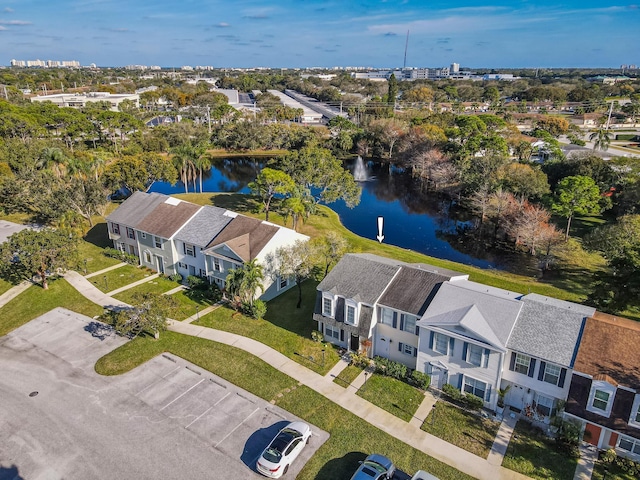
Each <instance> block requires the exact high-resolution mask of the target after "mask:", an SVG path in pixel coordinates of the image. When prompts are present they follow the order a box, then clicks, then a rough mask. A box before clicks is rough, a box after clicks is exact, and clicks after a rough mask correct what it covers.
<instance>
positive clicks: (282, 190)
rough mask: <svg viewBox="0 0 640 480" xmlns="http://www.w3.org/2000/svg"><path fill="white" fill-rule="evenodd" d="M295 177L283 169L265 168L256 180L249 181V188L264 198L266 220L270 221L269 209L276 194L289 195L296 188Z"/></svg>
mask: <svg viewBox="0 0 640 480" xmlns="http://www.w3.org/2000/svg"><path fill="white" fill-rule="evenodd" d="M295 186H296V185H295V182H294V181H293V179H292V178H291V177H290V176H289V175H288V174H286V173H285V172H283V171H281V170H275V169H273V168H269V167H266V168H263V169H262V171H261V172H260V173H259V174H258V176H257V177H256V179H255V181H253V182H251V183H249V189H250V190H251V192H252V193H253V194H255V195H258V196H259V197H260V199H261V200H262V205H263V208H264V212H265V220H266V221H267V222H268V221H269V211H270V210H271V201H272V200H273V197H275V196H276V195H281V196H287V195H290V194H291V193H292V192H293V190H294V189H295Z"/></svg>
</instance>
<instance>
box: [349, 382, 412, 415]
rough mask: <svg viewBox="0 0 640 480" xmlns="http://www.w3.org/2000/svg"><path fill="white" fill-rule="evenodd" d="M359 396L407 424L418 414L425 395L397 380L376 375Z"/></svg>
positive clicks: (365, 385)
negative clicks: (417, 411)
mask: <svg viewBox="0 0 640 480" xmlns="http://www.w3.org/2000/svg"><path fill="white" fill-rule="evenodd" d="M358 396H360V397H362V398H364V399H365V400H368V401H369V402H371V403H373V404H374V405H376V406H378V407H380V408H382V409H383V410H386V411H387V412H389V413H392V414H393V415H395V416H396V417H398V418H401V419H402V420H404V421H405V422H408V421H409V420H411V417H413V415H414V414H415V413H416V410H417V409H418V407H419V406H420V403H421V402H422V400H423V399H424V394H423V393H422V392H421V391H420V390H418V389H417V388H414V387H412V386H411V385H408V384H406V383H404V382H401V381H400V380H396V379H395V378H391V377H385V376H383V375H378V374H376V373H374V374H373V375H370V376H369V378H367V381H366V382H365V384H364V385H363V386H362V387H360V390H358Z"/></svg>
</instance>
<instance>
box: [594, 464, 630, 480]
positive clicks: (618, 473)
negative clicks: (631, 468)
mask: <svg viewBox="0 0 640 480" xmlns="http://www.w3.org/2000/svg"><path fill="white" fill-rule="evenodd" d="M605 468H606V470H605ZM591 480H638V477H636V476H635V475H632V474H631V473H629V472H625V471H624V470H622V468H620V467H619V466H617V465H615V464H613V465H611V464H605V463H603V462H596V464H595V465H594V467H593V475H591Z"/></svg>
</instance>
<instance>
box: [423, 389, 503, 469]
mask: <svg viewBox="0 0 640 480" xmlns="http://www.w3.org/2000/svg"><path fill="white" fill-rule="evenodd" d="M499 427H500V423H498V422H495V421H493V420H489V419H488V418H482V417H480V416H478V415H474V414H473V413H469V412H467V411H465V410H463V409H461V408H458V407H456V406H455V405H451V404H450V403H447V402H443V401H439V402H437V404H436V407H435V409H434V410H431V412H430V413H429V416H428V417H427V419H426V420H425V421H424V423H423V424H422V430H424V431H425V432H428V433H430V434H431V435H434V436H436V437H438V438H441V439H443V440H445V441H446V442H449V443H452V444H454V445H456V446H458V447H460V448H463V449H464V450H467V451H468V452H471V453H473V454H474V455H478V456H479V457H482V458H487V456H488V455H489V452H490V451H491V446H492V445H493V442H494V440H495V438H496V435H497V434H498V428H499Z"/></svg>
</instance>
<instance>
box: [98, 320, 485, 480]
mask: <svg viewBox="0 0 640 480" xmlns="http://www.w3.org/2000/svg"><path fill="white" fill-rule="evenodd" d="M162 352H171V353H172V354H174V355H177V356H179V357H182V358H184V359H185V360H188V361H190V362H193V363H195V364H197V365H199V366H200V367H202V368H205V369H207V370H209V371H211V372H212V373H214V374H216V375H219V376H220V377H222V378H224V379H226V380H228V381H230V382H231V383H233V384H235V385H237V386H239V387H240V388H244V389H246V390H248V391H250V392H252V393H253V394H255V395H257V396H259V397H261V398H263V399H265V400H268V401H271V400H274V399H275V403H276V404H277V405H278V406H280V407H282V408H284V409H285V410H287V411H289V412H291V413H292V414H294V415H296V416H298V417H300V418H302V419H304V420H306V421H308V422H310V423H312V424H314V425H317V426H318V427H319V428H322V429H323V430H326V431H327V432H329V434H330V435H331V436H330V437H329V440H327V442H325V443H324V444H323V445H322V447H320V449H319V450H318V451H317V452H316V453H315V455H314V456H313V457H312V458H311V460H309V462H307V464H306V465H305V467H304V469H303V470H302V472H301V473H300V474H299V475H298V477H297V478H298V480H311V479H317V480H348V479H349V478H351V475H352V474H353V472H354V471H355V470H356V468H357V467H358V461H359V460H363V459H364V458H365V456H366V455H367V454H369V453H371V452H378V453H382V454H384V455H388V456H389V457H390V458H392V459H393V461H394V462H395V463H396V464H397V465H398V467H399V468H401V469H403V470H405V471H407V472H415V471H416V470H419V469H423V470H428V471H429V472H432V473H433V474H434V475H437V476H438V477H439V478H440V479H441V480H469V479H471V478H472V477H470V476H468V475H465V474H463V473H462V472H459V471H457V470H456V469H454V468H452V467H450V466H448V465H446V464H444V463H442V462H439V461H438V460H435V459H434V458H432V457H429V456H428V455H426V454H424V453H422V452H420V451H418V450H416V449H414V448H413V447H411V446H409V445H407V444H406V443H403V442H401V441H400V440H398V439H396V438H394V437H392V436H390V435H388V434H386V433H384V432H382V431H380V430H378V429H377V428H376V427H374V426H372V425H370V424H369V423H367V422H365V421H364V420H362V419H361V418H359V417H357V416H356V415H354V414H352V413H351V412H349V411H347V410H344V409H343V408H341V407H339V406H338V405H336V404H335V403H333V402H331V401H330V400H328V399H326V398H325V397H323V396H322V395H320V394H319V393H317V392H315V391H313V390H311V389H309V388H307V387H305V386H299V385H298V384H297V382H295V380H293V379H291V378H290V377H288V376H286V375H284V374H283V373H281V372H279V371H278V370H276V369H274V368H273V367H271V366H269V365H267V364H266V363H264V362H263V361H262V360H260V359H258V358H256V357H254V356H252V355H250V354H248V353H246V352H244V351H242V350H239V349H237V348H235V347H231V346H228V345H223V344H219V343H215V342H211V341H208V340H204V339H202V338H197V337H189V336H185V335H180V334H178V333H174V332H163V333H162V334H161V335H160V339H159V340H154V339H152V338H149V337H143V338H136V339H135V340H133V341H131V342H128V343H126V344H125V345H123V346H121V347H119V348H118V349H116V350H114V351H113V352H111V353H109V354H108V355H106V356H105V357H102V358H101V359H100V360H99V361H98V363H97V364H96V371H97V372H98V373H100V374H103V375H116V374H120V373H124V372H127V371H129V370H131V369H132V368H134V367H136V366H138V365H140V364H141V363H143V362H145V361H147V360H150V359H151V358H153V357H154V356H156V355H158V354H160V353H162ZM279 394H282V396H278V395H279Z"/></svg>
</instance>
